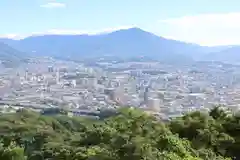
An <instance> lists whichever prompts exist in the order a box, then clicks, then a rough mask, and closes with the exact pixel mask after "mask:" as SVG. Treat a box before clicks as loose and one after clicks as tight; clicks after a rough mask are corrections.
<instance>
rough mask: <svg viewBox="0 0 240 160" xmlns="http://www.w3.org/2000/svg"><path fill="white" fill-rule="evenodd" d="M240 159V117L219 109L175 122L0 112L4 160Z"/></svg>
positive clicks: (138, 114)
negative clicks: (0, 113)
mask: <svg viewBox="0 0 240 160" xmlns="http://www.w3.org/2000/svg"><path fill="white" fill-rule="evenodd" d="M231 159H240V115H239V114H238V113H235V114H234V113H232V112H230V111H229V110H225V109H222V108H220V107H215V108H213V109H212V110H211V111H209V113H205V112H199V111H195V112H191V113H188V114H185V115H183V116H181V117H177V118H174V119H172V120H170V121H169V122H162V121H161V120H158V119H157V118H155V117H153V116H151V115H149V114H147V113H145V112H143V111H141V110H138V109H130V108H122V109H119V110H118V114H113V115H110V116H105V117H104V118H101V119H90V118H86V117H85V118H84V117H68V116H67V115H63V114H58V115H51V116H50V115H43V114H41V113H36V112H33V111H30V110H25V109H23V110H19V111H18V112H16V113H5V114H2V115H1V116H0V160H231Z"/></svg>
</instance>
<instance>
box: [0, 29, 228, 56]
mask: <svg viewBox="0 0 240 160" xmlns="http://www.w3.org/2000/svg"><path fill="white" fill-rule="evenodd" d="M0 41H3V42H5V43H7V44H8V45H10V46H12V47H14V48H16V49H18V50H20V51H22V52H27V53H30V54H31V55H37V56H53V57H62V58H66V57H68V58H69V57H71V58H72V59H80V58H81V57H87V56H104V55H112V56H120V57H136V56H149V57H153V58H156V59H160V60H175V61H180V60H192V59H202V58H203V57H204V58H206V56H209V54H208V53H211V52H220V51H222V50H224V49H225V47H204V46H200V45H198V44H194V43H187V42H182V41H177V40H172V39H167V38H164V37H161V36H158V35H155V34H153V33H151V32H148V31H145V30H142V29H140V28H137V27H133V28H129V29H120V30H117V31H113V32H110V33H103V34H96V35H88V34H81V35H70V34H69V35H57V34H51V35H48V34H47V35H37V36H36V35H35V36H34V35H33V36H30V37H27V38H24V39H21V40H12V39H6V38H5V39H0ZM204 58H203V59H204ZM206 59H207V58H206Z"/></svg>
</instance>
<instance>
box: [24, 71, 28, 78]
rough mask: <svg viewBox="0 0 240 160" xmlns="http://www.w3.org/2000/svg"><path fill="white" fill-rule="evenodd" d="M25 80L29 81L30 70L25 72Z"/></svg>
mask: <svg viewBox="0 0 240 160" xmlns="http://www.w3.org/2000/svg"><path fill="white" fill-rule="evenodd" d="M24 79H25V80H28V70H26V71H25V76H24Z"/></svg>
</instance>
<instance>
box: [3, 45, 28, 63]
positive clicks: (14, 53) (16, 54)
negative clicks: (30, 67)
mask: <svg viewBox="0 0 240 160" xmlns="http://www.w3.org/2000/svg"><path fill="white" fill-rule="evenodd" d="M25 55H26V54H23V53H22V52H20V51H18V50H16V49H14V48H12V47H10V46H9V45H7V44H5V43H2V42H0V62H1V64H2V65H4V66H5V67H13V66H17V65H19V64H20V63H21V61H23V60H24V57H25Z"/></svg>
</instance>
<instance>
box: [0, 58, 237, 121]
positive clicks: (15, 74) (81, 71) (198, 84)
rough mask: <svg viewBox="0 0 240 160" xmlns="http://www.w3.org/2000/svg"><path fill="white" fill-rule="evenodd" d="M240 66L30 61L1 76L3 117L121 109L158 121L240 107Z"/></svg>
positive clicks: (138, 62)
mask: <svg viewBox="0 0 240 160" xmlns="http://www.w3.org/2000/svg"><path fill="white" fill-rule="evenodd" d="M239 68H240V66H237V65H229V64H224V63H217V62H194V63H189V64H171V63H163V62H158V61H150V60H148V59H144V58H142V59H141V61H139V60H135V61H134V60H128V61H117V59H116V60H109V59H108V58H106V59H104V58H103V57H102V58H92V59H88V60H86V61H82V62H73V61H66V60H65V61H64V60H58V59H53V58H50V57H43V58H36V59H34V58H32V59H29V60H28V62H27V63H24V64H22V65H21V66H19V67H18V68H17V69H16V68H14V69H7V68H5V69H4V68H3V69H2V70H1V74H0V76H1V77H0V78H1V88H0V96H1V101H0V103H1V106H2V107H1V112H4V113H5V112H15V111H16V110H18V109H19V108H23V107H27V108H31V109H33V110H35V111H42V110H44V109H47V108H62V109H65V110H67V111H69V115H84V114H86V113H88V112H93V113H94V112H98V111H99V110H104V109H117V108H119V107H123V106H125V107H135V108H140V109H142V110H144V111H146V112H148V113H152V114H154V115H156V116H159V117H161V118H162V119H169V118H171V117H177V116H180V115H182V114H183V113H186V112H191V111H195V110H201V111H206V112H208V111H209V110H210V109H211V108H212V107H214V106H216V105H224V106H227V107H229V108H230V109H232V110H233V111H238V110H239V104H240V96H239V95H240V94H239V93H240V83H239V82H240V81H239V80H240V73H239Z"/></svg>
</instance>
